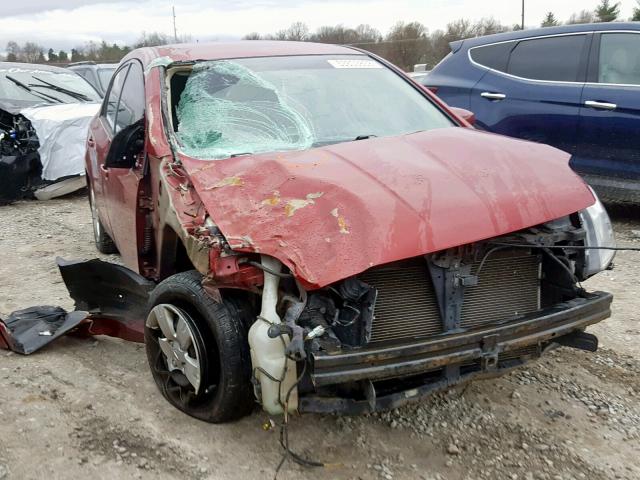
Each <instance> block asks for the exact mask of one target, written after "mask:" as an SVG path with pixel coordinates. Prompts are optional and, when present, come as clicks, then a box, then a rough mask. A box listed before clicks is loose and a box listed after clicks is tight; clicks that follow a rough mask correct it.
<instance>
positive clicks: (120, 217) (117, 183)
mask: <svg viewBox="0 0 640 480" xmlns="http://www.w3.org/2000/svg"><path fill="white" fill-rule="evenodd" d="M144 111H145V95H144V74H143V70H142V65H141V64H140V62H139V61H137V60H131V61H129V62H127V63H125V64H123V65H122V66H121V67H120V68H119V69H118V71H117V72H116V73H115V75H114V76H113V78H112V80H111V83H110V85H109V90H108V92H107V95H106V97H105V103H104V105H103V108H102V111H101V114H100V121H99V122H96V123H95V127H94V129H93V131H92V132H91V133H92V138H93V140H94V142H95V151H96V159H97V163H98V172H99V183H100V184H101V188H100V190H101V193H102V199H103V201H102V205H100V204H99V207H100V208H101V209H102V212H101V213H102V218H103V219H104V220H106V221H107V222H108V225H109V230H110V233H111V238H112V239H113V241H114V242H115V244H116V246H117V247H118V251H119V252H120V254H121V255H122V259H123V261H124V263H125V265H126V266H127V267H129V268H131V269H132V270H134V271H136V272H137V271H139V265H138V244H139V242H138V240H139V235H138V222H137V219H138V208H137V201H138V190H139V187H140V180H141V179H142V177H143V166H144V157H145V156H144V152H143V153H142V154H141V155H138V156H137V157H136V158H135V159H134V161H133V162H132V164H130V165H126V166H121V165H118V166H117V167H113V166H109V165H108V164H107V162H106V160H107V157H108V154H109V150H110V149H112V148H114V146H115V145H116V143H117V142H118V141H119V137H117V134H118V133H119V132H120V131H122V130H123V129H125V128H126V127H128V126H130V125H132V124H134V123H136V122H140V121H141V120H142V119H143V118H144Z"/></svg>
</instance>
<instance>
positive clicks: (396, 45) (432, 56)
mask: <svg viewBox="0 0 640 480" xmlns="http://www.w3.org/2000/svg"><path fill="white" fill-rule="evenodd" d="M636 1H637V7H636V8H634V10H633V16H632V18H630V20H631V21H640V0H636ZM620 20H623V19H622V18H621V16H620V3H619V2H616V3H613V2H612V1H611V0H600V3H599V4H598V6H597V7H596V8H595V9H594V10H582V11H580V12H577V13H574V14H573V15H571V16H570V17H569V18H568V19H567V21H566V22H564V23H565V24H567V25H571V24H582V23H598V22H614V21H620ZM562 24H563V22H561V21H559V20H558V19H557V18H556V16H555V14H554V13H553V12H548V13H547V15H546V16H545V18H544V20H543V22H542V23H541V25H540V26H541V27H552V26H559V25H562ZM521 28H522V27H521V25H503V24H501V23H500V22H498V21H497V20H495V19H494V18H484V19H481V20H479V21H477V22H470V21H469V20H465V19H461V20H456V21H454V22H451V23H449V24H448V25H447V26H446V28H445V29H444V30H435V31H433V32H429V30H428V29H427V27H426V26H424V25H423V24H422V23H420V22H408V23H406V22H398V23H396V24H395V25H394V26H393V27H392V28H391V30H389V32H388V33H387V34H386V35H384V36H383V35H382V34H381V33H380V32H379V31H378V30H376V29H375V28H372V27H370V26H369V25H359V26H358V27H356V28H348V27H345V26H344V25H336V26H325V27H320V28H319V29H317V30H316V31H315V32H311V31H310V30H309V28H308V27H307V26H306V24H304V23H302V22H295V23H293V24H292V25H291V26H290V27H289V28H287V29H284V30H280V31H277V32H275V33H272V34H267V35H260V34H259V33H256V32H253V33H249V34H247V35H245V36H244V37H243V38H244V39H245V40H260V39H265V40H297V41H310V42H320V43H335V44H343V45H352V46H356V47H360V48H362V49H364V50H368V51H370V52H372V53H375V54H377V55H379V56H381V57H383V58H385V59H386V60H389V61H390V62H391V63H393V64H395V65H397V66H399V67H400V68H403V69H404V70H412V69H413V67H414V65H416V64H426V66H427V68H432V67H433V66H435V65H436V64H437V63H438V62H439V61H440V60H442V59H443V58H444V57H445V56H446V55H447V54H448V53H449V52H450V48H449V44H450V43H451V42H454V41H456V40H462V39H464V38H471V37H480V36H484V35H491V34H494V33H502V32H508V31H514V30H520V29H521Z"/></svg>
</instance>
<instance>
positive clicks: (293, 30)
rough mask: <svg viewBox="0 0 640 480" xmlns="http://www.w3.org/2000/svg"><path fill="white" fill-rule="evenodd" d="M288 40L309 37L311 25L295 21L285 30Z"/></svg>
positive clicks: (300, 40)
mask: <svg viewBox="0 0 640 480" xmlns="http://www.w3.org/2000/svg"><path fill="white" fill-rule="evenodd" d="M285 36H286V39H287V40H295V41H298V42H302V41H304V40H307V39H308V38H309V27H307V24H306V23H303V22H294V23H292V24H291V26H290V27H289V28H287V29H286V30H285Z"/></svg>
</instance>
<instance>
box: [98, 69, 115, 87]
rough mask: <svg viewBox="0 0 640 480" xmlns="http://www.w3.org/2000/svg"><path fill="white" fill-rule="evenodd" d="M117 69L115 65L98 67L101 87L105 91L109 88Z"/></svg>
mask: <svg viewBox="0 0 640 480" xmlns="http://www.w3.org/2000/svg"><path fill="white" fill-rule="evenodd" d="M115 71H116V69H115V67H113V68H99V69H98V80H99V82H100V87H101V88H102V91H103V92H104V91H106V90H107V86H108V85H109V81H110V80H111V77H112V76H113V72H115Z"/></svg>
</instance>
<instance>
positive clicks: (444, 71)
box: [421, 22, 640, 203]
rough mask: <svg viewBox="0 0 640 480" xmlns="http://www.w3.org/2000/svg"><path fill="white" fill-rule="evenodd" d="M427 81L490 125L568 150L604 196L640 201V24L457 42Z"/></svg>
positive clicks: (492, 128) (555, 29) (558, 29)
mask: <svg viewBox="0 0 640 480" xmlns="http://www.w3.org/2000/svg"><path fill="white" fill-rule="evenodd" d="M421 83H422V84H423V85H425V86H428V88H430V89H432V90H433V91H435V92H437V94H438V96H439V97H440V98H442V99H443V100H444V101H445V102H447V103H448V104H449V105H452V106H456V107H460V108H470V109H471V110H473V111H474V112H475V114H476V116H477V120H478V126H479V127H481V128H483V129H485V130H487V131H490V132H494V133H499V134H502V135H509V136H513V137H517V138H522V139H525V140H532V141H536V142H540V143H545V144H548V145H552V146H554V147H557V148H560V149H561V150H564V151H566V152H568V153H570V154H571V155H572V159H571V166H572V168H573V169H574V170H576V171H577V172H579V173H580V174H581V175H582V176H583V177H584V178H585V179H586V180H587V181H588V182H589V184H590V185H591V186H592V187H593V188H594V189H595V190H596V191H597V192H598V194H599V195H600V196H601V197H602V198H603V199H604V200H611V201H616V202H629V203H640V153H639V152H640V135H638V132H639V131H640V23H638V22H629V23H620V22H614V23H595V24H585V25H565V26H560V27H552V28H542V29H535V30H524V31H518V32H509V33H501V34H497V35H489V36H486V37H481V38H472V39H467V40H460V41H456V42H453V43H451V53H450V54H449V56H447V57H446V58H445V59H444V60H443V61H442V62H441V63H440V64H439V65H437V66H436V67H435V68H434V69H433V71H432V72H431V74H430V75H429V76H428V77H426V78H424V79H422V80H421Z"/></svg>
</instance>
